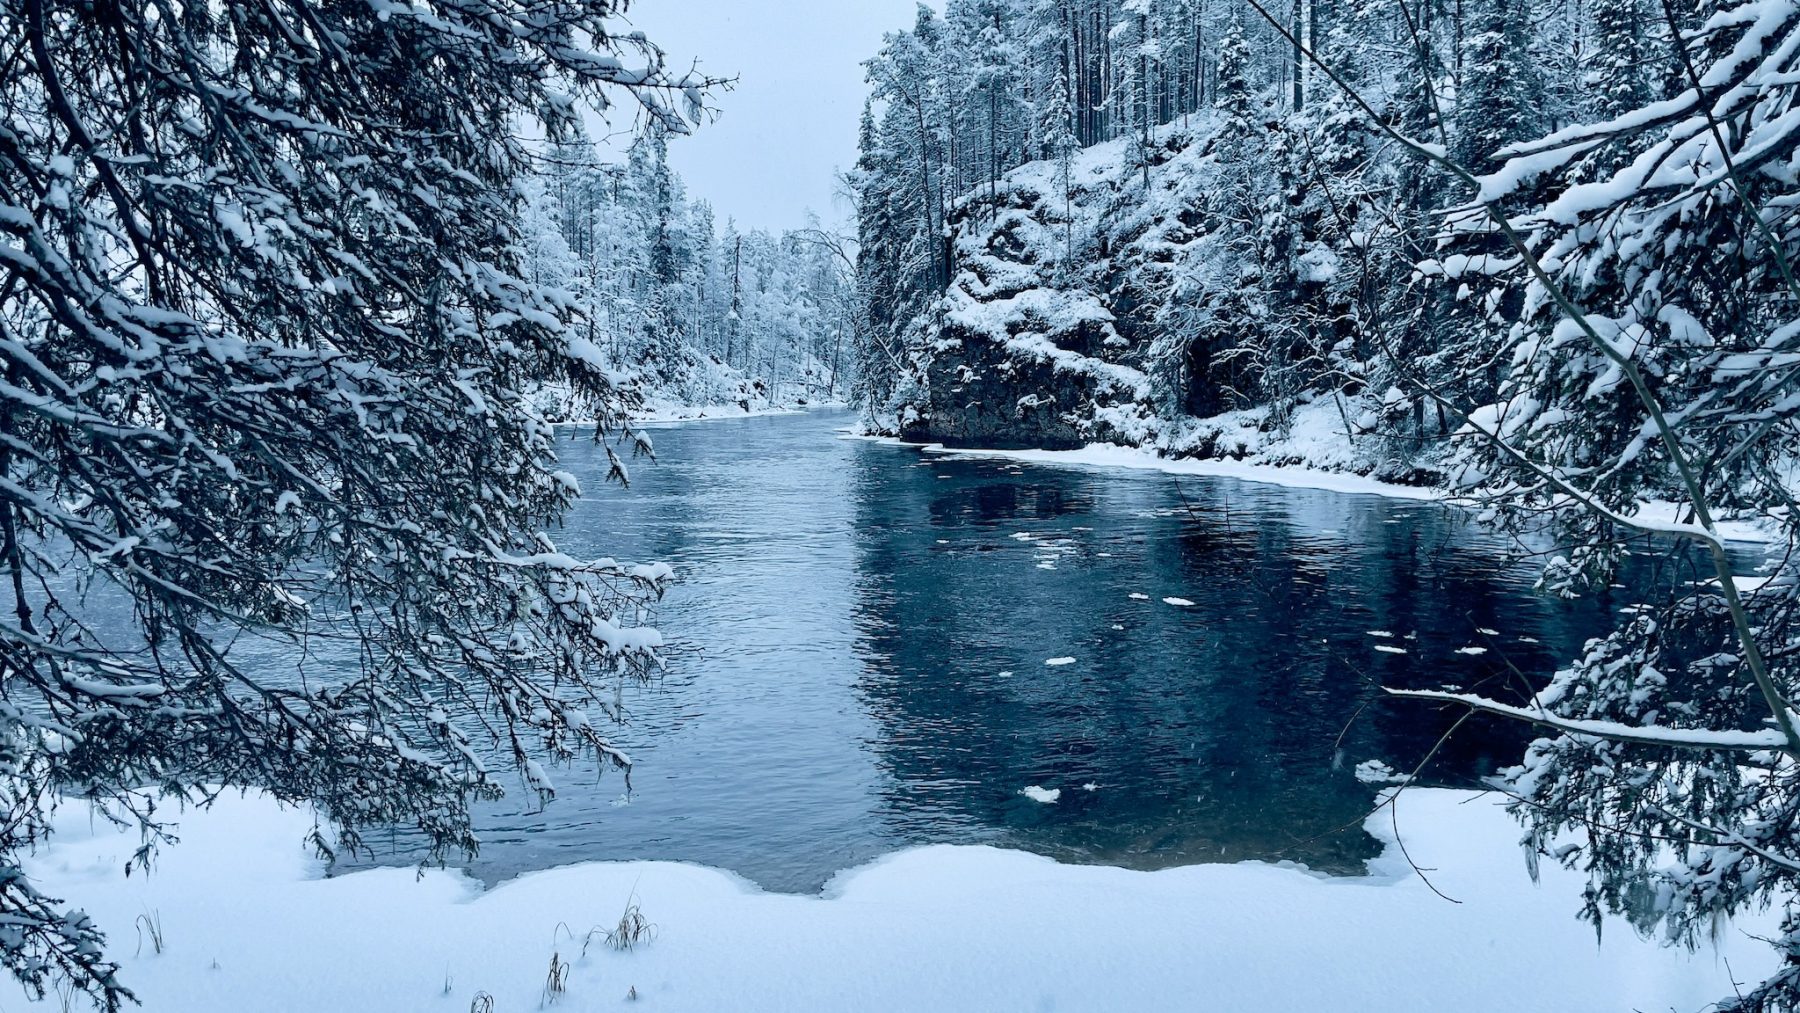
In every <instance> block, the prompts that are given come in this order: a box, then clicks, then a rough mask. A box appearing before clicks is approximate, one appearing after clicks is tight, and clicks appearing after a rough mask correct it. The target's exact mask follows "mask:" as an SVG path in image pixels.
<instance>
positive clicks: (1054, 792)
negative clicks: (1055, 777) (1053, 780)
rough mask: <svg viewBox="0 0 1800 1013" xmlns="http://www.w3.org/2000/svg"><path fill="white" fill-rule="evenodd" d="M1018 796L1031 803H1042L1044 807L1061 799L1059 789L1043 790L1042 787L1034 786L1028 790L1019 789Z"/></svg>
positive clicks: (1060, 790)
mask: <svg viewBox="0 0 1800 1013" xmlns="http://www.w3.org/2000/svg"><path fill="white" fill-rule="evenodd" d="M1019 794H1021V795H1023V796H1025V797H1026V798H1028V799H1030V800H1032V801H1033V802H1042V803H1044V804H1045V805H1049V804H1050V803H1052V802H1055V801H1056V800H1057V799H1059V798H1062V789H1061V788H1044V787H1040V786H1038V785H1035V784H1034V785H1032V786H1031V787H1029V788H1021V789H1019Z"/></svg>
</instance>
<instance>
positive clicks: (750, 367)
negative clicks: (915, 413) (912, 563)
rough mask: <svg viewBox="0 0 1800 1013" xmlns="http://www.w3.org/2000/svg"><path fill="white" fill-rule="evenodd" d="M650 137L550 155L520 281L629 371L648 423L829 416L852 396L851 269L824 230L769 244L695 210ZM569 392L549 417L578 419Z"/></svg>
mask: <svg viewBox="0 0 1800 1013" xmlns="http://www.w3.org/2000/svg"><path fill="white" fill-rule="evenodd" d="M668 145H669V138H668V135H667V133H666V131H664V130H662V129H661V128H659V127H654V126H653V127H652V128H650V129H648V130H646V131H643V132H642V133H641V134H640V135H639V136H637V137H636V139H635V140H633V141H632V143H631V144H630V146H629V148H628V150H627V152H626V157H625V159H624V160H623V161H622V162H607V161H604V160H602V158H601V156H600V154H599V153H598V152H597V150H596V148H595V146H594V144H593V142H592V141H591V140H590V139H589V138H588V136H587V135H586V133H585V132H578V133H577V134H576V135H574V136H573V137H570V138H565V139H562V140H560V141H558V142H557V143H555V144H552V145H550V146H548V148H547V150H545V151H544V152H543V153H542V154H541V157H540V158H539V165H538V168H537V169H536V171H535V172H533V173H532V174H531V175H530V176H529V177H528V178H526V179H524V180H522V181H521V182H522V184H523V188H524V193H525V203H524V209H525V215H524V219H523V223H522V224H523V226H524V229H525V243H526V245H525V251H524V262H523V267H524V271H525V277H526V278H527V279H529V280H530V281H531V282H533V283H534V284H538V285H543V286H545V287H547V288H551V289H555V290H557V291H560V292H564V293H567V294H568V295H569V297H570V298H571V299H572V300H573V305H574V306H575V307H576V308H577V309H578V311H579V313H580V318H581V321H582V322H581V324H580V325H579V327H580V329H581V330H582V331H583V337H585V338H587V340H589V341H593V342H594V343H595V347H597V348H600V349H602V351H603V352H604V354H605V356H606V358H607V360H608V361H609V362H611V363H613V364H614V365H615V367H616V368H618V369H621V370H630V371H632V372H634V373H635V374H636V388H637V391H638V393H639V394H641V396H642V397H643V398H644V400H645V404H646V407H647V408H648V409H649V411H650V412H651V413H652V414H654V413H656V412H657V411H658V409H659V408H660V409H661V410H662V411H663V412H664V413H667V411H668V410H670V409H674V410H676V411H685V412H690V413H691V412H695V411H704V410H705V409H706V408H708V407H710V408H713V409H714V410H715V411H717V410H730V409H732V408H734V407H735V408H737V409H739V410H741V411H752V410H756V409H763V408H770V407H782V406H794V405H806V404H818V403H830V402H835V401H840V400H842V399H843V398H844V397H845V396H846V395H847V393H848V390H849V387H850V384H849V383H848V374H846V373H844V371H843V370H844V367H845V366H846V365H847V364H853V361H854V359H853V356H854V351H855V336H854V333H853V329H854V326H855V320H856V313H857V306H856V299H855V284H854V279H853V278H852V277H851V271H852V268H853V266H854V265H853V263H852V262H851V260H850V259H849V257H848V256H847V255H846V253H845V250H844V246H843V244H842V242H841V241H840V240H838V239H837V237H835V236H834V235H832V234H830V233H828V232H827V231H826V230H825V229H824V228H822V227H821V226H820V225H819V224H818V222H817V221H816V220H815V221H813V222H811V223H800V224H799V225H797V227H796V228H795V229H793V230H791V231H788V232H785V233H783V234H782V235H779V236H772V235H770V234H769V233H767V232H764V231H761V230H752V231H751V232H749V233H748V234H740V233H739V231H738V229H737V227H736V225H735V224H734V223H733V222H731V221H730V220H727V221H725V222H724V223H722V224H721V223H718V222H716V221H715V220H714V219H715V215H714V213H713V210H712V207H711V205H709V204H707V202H706V201H705V200H704V199H696V200H689V199H688V195H687V193H686V189H685V187H684V186H683V185H682V180H681V177H680V175H679V174H677V173H676V172H674V171H673V170H672V169H670V167H669V164H668ZM565 394H566V392H564V391H562V390H560V389H558V388H549V389H546V390H545V392H544V402H543V405H542V407H543V409H544V410H545V412H546V414H547V415H549V416H550V417H552V418H553V419H558V420H563V419H576V418H578V417H579V412H578V411H576V412H574V413H571V411H570V408H571V406H569V405H567V404H565V403H564V402H565V400H566V398H565Z"/></svg>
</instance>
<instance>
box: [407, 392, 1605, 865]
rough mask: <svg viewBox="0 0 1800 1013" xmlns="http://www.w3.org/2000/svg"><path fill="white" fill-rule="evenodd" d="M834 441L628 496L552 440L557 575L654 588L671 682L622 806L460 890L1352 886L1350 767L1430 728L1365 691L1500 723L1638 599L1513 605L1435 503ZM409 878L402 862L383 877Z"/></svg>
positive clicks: (1363, 789) (553, 812) (741, 442)
mask: <svg viewBox="0 0 1800 1013" xmlns="http://www.w3.org/2000/svg"><path fill="white" fill-rule="evenodd" d="M852 421H853V418H852V416H851V415H849V414H848V413H844V412H830V411H825V412H816V413H812V414H806V415H787V416H773V417H763V418H747V419H733V420H716V421H705V422H698V423H689V424H682V425H677V426H669V427H658V428H655V429H653V430H651V433H652V436H653V438H654V440H655V443H656V449H657V459H656V460H655V461H653V462H652V461H648V460H639V461H637V462H635V463H634V466H633V468H632V471H633V481H632V484H631V486H630V488H629V489H626V488H620V487H618V486H616V485H612V486H606V487H602V486H601V483H599V482H598V480H597V478H596V476H597V475H598V474H599V473H600V468H601V464H600V456H599V451H598V450H597V449H596V448H595V447H594V445H593V444H592V442H591V439H590V438H588V437H586V436H579V438H572V439H571V440H570V442H568V443H566V444H564V448H565V455H564V456H565V458H566V459H567V461H568V466H569V467H570V468H571V470H573V471H575V472H576V473H577V474H579V475H581V476H583V478H584V480H585V481H586V482H587V484H588V485H589V486H590V488H589V489H588V492H587V498H586V499H584V500H583V501H582V502H581V503H580V505H579V506H578V508H577V509H576V511H575V512H574V514H573V515H572V516H571V517H570V519H569V530H568V531H566V532H564V533H563V535H562V537H561V539H560V541H561V544H562V547H563V548H565V549H567V550H568V551H571V552H574V553H576V554H578V555H592V556H598V555H608V556H617V557H619V558H621V559H630V560H633V561H663V562H667V563H669V564H671V565H673V566H674V567H675V568H676V570H677V572H678V574H679V576H680V582H679V583H678V584H677V585H676V586H675V587H674V588H673V590H672V591H671V592H670V594H669V595H668V598H667V599H666V601H665V602H664V604H663V606H662V607H661V609H660V610H659V612H658V615H657V617H656V621H657V624H658V626H659V627H660V628H661V629H662V630H663V632H664V635H665V636H666V637H667V638H668V639H669V640H670V641H671V643H672V644H673V645H674V647H673V650H672V652H671V665H670V669H669V672H668V674H667V675H666V676H665V677H663V678H662V679H660V680H658V681H657V682H655V683H654V684H652V685H649V686H647V687H643V688H639V689H635V690H631V691H628V693H627V696H626V700H627V703H628V705H629V708H630V711H631V719H630V722H629V723H628V724H627V725H625V726H623V727H620V728H618V729H617V730H616V735H615V738H616V740H617V741H618V742H619V743H620V744H621V745H623V746H624V747H625V748H627V749H628V750H629V751H630V752H631V754H632V755H633V757H634V759H635V760H636V768H635V772H634V774H633V778H632V787H633V790H632V791H631V792H630V793H629V794H627V793H626V791H625V782H624V780H623V778H621V777H620V776H619V775H618V774H617V773H607V774H604V775H601V774H599V773H598V772H597V771H596V770H595V769H593V768H592V767H576V768H574V769H564V770H562V771H560V772H559V773H558V774H557V781H558V786H559V794H558V797H557V798H556V800H555V801H553V802H552V803H550V804H549V805H548V806H545V807H539V806H537V805H536V804H535V803H529V802H528V799H529V796H528V793H526V792H524V791H521V790H514V791H513V792H512V793H511V794H510V796H509V798H508V799H506V800H504V801H502V802H499V803H495V804H492V805H487V806H483V807H481V808H480V809H479V810H478V814H477V822H478V826H479V830H480V833H481V836H482V838H483V842H484V844H483V850H482V852H481V854H480V856H479V857H478V858H477V859H476V860H475V861H474V862H473V863H471V870H472V871H473V872H474V873H475V874H476V875H478V876H480V877H482V878H483V879H487V880H490V881H492V880H497V879H503V878H506V877H508V876H512V875H515V874H518V873H520V872H525V871H530V870H535V869H542V868H548V867H552V866H557V865H564V864H568V863H572V862H578V861H584V860H590V859H664V860H671V861H690V862H697V863H702V864H705V865H709V866H715V867H718V868H722V869H728V870H731V871H734V872H736V873H738V874H741V875H742V876H744V877H746V878H748V879H750V880H752V881H754V882H756V883H757V884H759V885H761V886H762V887H764V888H766V889H770V890H777V891H795V892H810V891H816V890H818V889H819V888H820V887H821V886H822V885H823V884H825V883H826V882H827V881H828V880H829V879H830V877H831V876H832V875H833V874H834V873H836V872H837V871H839V870H842V869H845V868H849V867H852V866H855V865H858V864H860V863H863V862H865V861H867V860H869V859H872V858H875V857H878V856H880V855H882V854H885V853H888V852H891V851H893V850H896V849H898V848H902V847H905V846H909V845H914V844H924V843H959V844H971V843H980V844H992V845H997V846H1003V847H1009V848H1020V849H1026V850H1030V851H1034V852H1039V853H1042V854H1045V855H1050V856H1052V857H1055V858H1058V859H1062V860H1065V861H1076V862H1099V863H1112V864H1118V865H1125V866H1131V867H1142V868H1153V867H1160V866H1167V865H1172V864H1184V863H1192V862H1205V861H1220V862H1232V861H1242V860H1247V859H1258V860H1264V861H1292V862H1299V863H1303V864H1306V865H1308V866H1310V867H1313V868H1315V869H1318V870H1321V871H1325V872H1333V873H1353V872H1358V871H1360V870H1361V868H1362V865H1363V862H1364V860H1366V859H1367V858H1369V857H1370V856H1372V855H1373V854H1375V853H1376V851H1377V850H1378V847H1377V845H1376V842H1375V841H1374V840H1373V839H1372V838H1370V837H1369V836H1368V834H1367V833H1366V832H1365V831H1364V830H1363V829H1362V826H1361V821H1362V817H1363V815H1364V814H1365V813H1366V812H1367V810H1368V808H1369V806H1370V803H1371V800H1372V799H1373V798H1374V794H1375V788H1373V787H1372V786H1370V785H1368V784H1365V783H1363V782H1362V781H1360V780H1358V778H1357V777H1356V776H1355V768H1356V766H1357V765H1358V764H1359V763H1361V762H1363V761H1366V760H1371V759H1378V760H1383V761H1386V762H1388V763H1390V764H1393V765H1394V766H1395V767H1400V768H1402V769H1408V768H1410V767H1411V765H1413V764H1416V763H1417V762H1419V760H1420V759H1421V758H1422V757H1423V756H1424V755H1425V754H1426V753H1427V751H1429V750H1430V748H1431V747H1432V745H1433V744H1434V743H1435V742H1436V741H1437V739H1438V737H1439V736H1440V735H1441V734H1442V732H1443V731H1444V730H1445V729H1446V728H1447V727H1448V726H1449V724H1450V723H1451V721H1452V720H1453V719H1454V717H1455V716H1456V715H1454V714H1448V713H1445V712H1442V711H1440V710H1439V709H1437V708H1434V707H1433V706H1431V705H1426V704H1420V703H1416V702H1402V701H1395V700H1392V699H1388V698H1384V696H1383V694H1382V693H1381V692H1380V689H1381V687H1382V686H1384V685H1386V686H1405V687H1436V686H1460V687H1477V688H1480V689H1482V690H1484V691H1487V692H1492V693H1498V694H1501V695H1503V696H1504V695H1506V694H1507V693H1508V692H1517V689H1518V687H1519V686H1520V685H1521V678H1520V677H1521V674H1522V675H1523V676H1525V677H1529V678H1534V679H1541V678H1542V677H1544V676H1546V675H1548V674H1549V673H1550V672H1551V671H1553V670H1554V668H1555V667H1556V666H1557V665H1558V664H1561V663H1565V662H1566V661H1567V660H1568V659H1569V658H1570V657H1571V656H1573V654H1574V653H1575V652H1576V651H1577V650H1578V649H1579V647H1580V645H1581V644H1582V642H1583V641H1584V640H1585V639H1586V638H1588V637H1590V636H1593V635H1596V634H1597V633H1600V632H1602V631H1604V630H1605V629H1606V628H1608V626H1609V624H1610V621H1611V617H1612V616H1613V615H1614V614H1615V613H1616V612H1617V610H1618V609H1619V608H1621V607H1624V606H1625V605H1627V604H1628V602H1629V600H1630V597H1629V596H1628V595H1626V593H1625V592H1623V591H1616V590H1601V591H1599V592H1598V593H1596V594H1593V595H1590V596H1588V597H1585V598H1583V599H1580V600H1577V601H1573V602H1569V601H1559V600H1551V599H1547V598H1545V597H1542V596H1538V595H1535V594H1533V593H1532V590H1531V586H1532V583H1533V581H1534V580H1535V578H1536V576H1537V569H1536V568H1535V567H1534V566H1533V565H1532V564H1530V563H1528V562H1522V561H1517V560H1516V559H1515V556H1516V547H1515V546H1514V545H1513V544H1512V543H1510V542H1507V541H1505V540H1503V539H1502V538H1501V537H1499V536H1498V535H1496V534H1494V533H1492V532H1488V531H1485V530H1483V529H1482V528H1481V527H1479V526H1478V525H1476V524H1475V523H1474V522H1473V521H1472V520H1471V519H1470V517H1469V515H1468V514H1466V513H1465V512H1463V511H1460V510H1457V509H1455V508H1452V507H1447V506H1442V505H1437V504H1431V503H1423V502H1418V501H1409V500H1400V499H1389V498H1384V497H1379V496H1369V495H1349V494H1344V493H1338V492H1326V491H1314V490H1306V489H1293V488H1284V487H1279V486H1274V485H1266V484H1258V483H1253V482H1245V481H1239V480H1234V479H1212V478H1195V477H1183V478H1179V479H1177V478H1175V477H1172V476H1169V475H1165V474H1161V473H1156V472H1138V471H1128V470H1118V469H1111V470H1108V469H1099V468H1079V467H1061V466H1040V465H1023V464H1018V463H1014V462H1011V461H1007V460H1001V459H983V458H972V457H945V456H942V455H934V454H928V453H925V452H923V451H921V450H919V449H916V448H911V447H903V446H895V445H891V444H884V443H879V442H872V441H866V440H857V439H848V438H844V437H843V436H842V435H841V433H840V430H841V429H843V428H844V427H846V426H847V425H849V424H850V423H851V422H852ZM577 435H579V434H577ZM1168 599H1172V600H1173V601H1172V602H1171V601H1168ZM1067 659H1073V660H1067ZM1050 661H1061V662H1063V663H1061V664H1047V662H1050ZM1515 670H1516V671H1515ZM1526 741H1527V736H1526V734H1525V733H1524V732H1523V731H1522V730H1521V729H1518V728H1515V727H1511V726H1508V725H1505V724H1504V723H1502V722H1498V721H1487V720H1476V721H1473V722H1471V723H1470V724H1468V725H1466V726H1464V728H1463V729H1462V730H1461V731H1460V732H1459V733H1458V734H1457V735H1456V736H1454V737H1453V738H1452V739H1451V740H1450V741H1449V742H1448V743H1447V745H1446V746H1445V747H1444V748H1443V750H1442V751H1441V752H1440V753H1439V754H1438V756H1437V757H1436V759H1435V760H1434V761H1433V764H1432V765H1431V767H1430V768H1429V769H1428V771H1427V776H1428V777H1429V778H1430V779H1431V780H1432V781H1434V782H1438V783H1473V782H1474V781H1475V780H1476V779H1477V778H1479V777H1481V776H1483V775H1485V774H1488V773H1491V772H1492V771H1494V770H1495V769H1497V768H1498V767H1500V766H1502V765H1504V764H1506V763H1508V762H1511V761H1512V760H1514V759H1515V758H1516V757H1517V756H1518V755H1519V754H1520V751H1521V749H1522V747H1523V744H1524V743H1525V742H1526ZM1027 788H1033V789H1041V790H1035V791H1033V792H1032V793H1030V794H1026V793H1024V790H1025V789H1027ZM1051 792H1059V793H1060V794H1058V795H1057V796H1056V800H1055V801H1054V802H1046V801H1041V800H1040V799H1042V798H1046V797H1048V794H1047V793H1051ZM1034 795H1035V796H1036V797H1033V796H1034ZM415 857H416V852H415V851H414V850H413V849H412V847H411V846H410V843H409V839H408V838H406V837H405V836H404V835H396V836H394V837H392V838H391V839H389V840H387V841H385V842H379V852H378V854H377V855H376V856H374V860H375V861H376V862H378V863H392V862H396V861H410V860H413V859H414V858H415Z"/></svg>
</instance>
